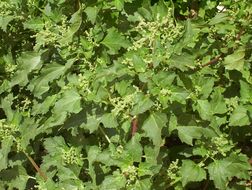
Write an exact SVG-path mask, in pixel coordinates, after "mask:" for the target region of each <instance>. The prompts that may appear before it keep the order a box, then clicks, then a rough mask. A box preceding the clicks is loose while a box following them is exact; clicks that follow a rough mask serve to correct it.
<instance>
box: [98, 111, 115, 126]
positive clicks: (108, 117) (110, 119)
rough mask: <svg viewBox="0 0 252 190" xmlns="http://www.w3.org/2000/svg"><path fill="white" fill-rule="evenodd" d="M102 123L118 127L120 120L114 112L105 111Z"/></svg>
mask: <svg viewBox="0 0 252 190" xmlns="http://www.w3.org/2000/svg"><path fill="white" fill-rule="evenodd" d="M101 123H102V124H103V125H104V127H106V128H116V127H117V126H118V122H117V120H116V117H115V116H114V115H113V114H112V113H105V114H103V116H102V117H101Z"/></svg>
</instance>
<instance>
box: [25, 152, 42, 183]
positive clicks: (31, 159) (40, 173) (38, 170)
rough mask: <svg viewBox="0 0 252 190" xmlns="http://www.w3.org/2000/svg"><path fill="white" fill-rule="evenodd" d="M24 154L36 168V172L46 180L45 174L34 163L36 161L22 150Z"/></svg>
mask: <svg viewBox="0 0 252 190" xmlns="http://www.w3.org/2000/svg"><path fill="white" fill-rule="evenodd" d="M24 154H25V155H26V157H27V158H28V159H29V161H30V162H31V164H32V165H33V167H34V168H35V169H36V171H37V172H38V174H39V175H40V176H41V177H42V178H43V179H44V180H45V181H46V180H47V176H46V175H45V174H44V172H42V170H41V169H40V168H39V166H38V165H37V164H36V162H35V161H34V160H33V158H32V157H30V156H29V155H28V154H27V153H25V152H24Z"/></svg>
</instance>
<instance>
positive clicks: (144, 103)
mask: <svg viewBox="0 0 252 190" xmlns="http://www.w3.org/2000/svg"><path fill="white" fill-rule="evenodd" d="M135 102H136V105H135V106H134V107H133V109H132V111H131V112H130V113H131V115H138V114H141V113H144V112H145V111H147V110H149V109H150V108H151V107H152V106H153V105H154V102H153V101H151V100H150V98H149V97H146V96H144V95H142V94H138V95H137V96H136V97H135Z"/></svg>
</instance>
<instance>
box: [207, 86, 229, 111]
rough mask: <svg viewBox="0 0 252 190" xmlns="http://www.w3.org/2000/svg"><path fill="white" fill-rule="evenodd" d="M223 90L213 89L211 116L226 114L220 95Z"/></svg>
mask: <svg viewBox="0 0 252 190" xmlns="http://www.w3.org/2000/svg"><path fill="white" fill-rule="evenodd" d="M223 91H224V90H223V89H221V88H215V91H214V93H213V94H212V100H211V101H210V103H211V111H212V113H213V114H224V113H226V112H227V107H226V104H225V101H224V97H223V95H222V93H223Z"/></svg>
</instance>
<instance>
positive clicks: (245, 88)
mask: <svg viewBox="0 0 252 190" xmlns="http://www.w3.org/2000/svg"><path fill="white" fill-rule="evenodd" d="M240 86H241V88H240V95H241V98H240V100H241V101H242V102H252V85H251V84H248V83H246V82H244V81H243V80H240Z"/></svg>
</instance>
